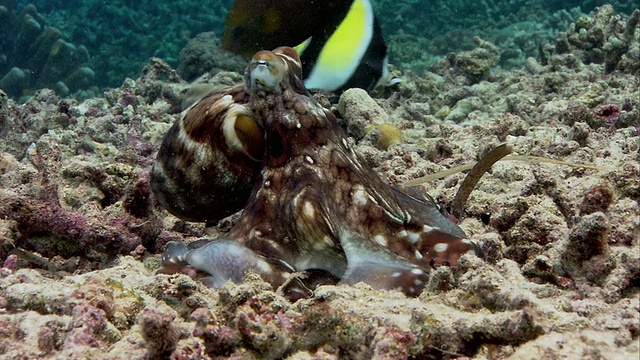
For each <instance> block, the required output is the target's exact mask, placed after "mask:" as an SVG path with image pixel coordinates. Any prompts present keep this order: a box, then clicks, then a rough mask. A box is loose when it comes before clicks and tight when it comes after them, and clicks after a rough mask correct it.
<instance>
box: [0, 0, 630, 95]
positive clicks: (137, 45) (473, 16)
mask: <svg viewBox="0 0 640 360" xmlns="http://www.w3.org/2000/svg"><path fill="white" fill-rule="evenodd" d="M29 3H31V4H34V5H35V6H36V8H37V9H38V13H39V16H40V18H39V19H38V20H39V22H40V23H41V24H44V25H45V26H51V27H55V28H57V29H59V30H60V31H61V38H63V39H64V40H65V41H67V42H68V43H70V44H73V45H74V46H79V45H82V46H84V47H85V48H86V50H87V52H88V54H89V56H90V58H89V61H85V60H84V59H77V57H76V58H74V60H73V61H67V62H71V63H74V62H75V63H74V64H73V66H76V67H80V66H84V67H87V68H90V69H91V70H92V71H93V72H94V74H95V76H94V77H93V78H92V79H91V80H90V83H86V81H85V83H83V82H82V81H79V83H78V84H77V85H73V87H74V88H72V89H70V91H72V92H73V91H74V90H77V89H76V88H78V89H79V88H85V89H86V88H93V89H94V90H98V91H99V90H101V89H103V88H104V87H117V86H120V85H121V83H122V81H123V80H124V79H125V78H127V77H131V78H136V77H138V76H139V74H140V70H141V69H142V67H143V66H144V65H145V63H146V62H147V60H148V59H149V57H151V56H156V57H160V58H162V59H164V60H165V61H167V62H168V63H169V64H170V65H171V66H172V67H174V68H175V67H177V66H178V64H179V61H180V50H181V49H182V48H183V47H184V46H185V45H186V43H187V42H188V40H189V39H192V38H193V37H195V36H196V35H197V34H199V33H201V32H205V31H213V32H215V33H216V34H218V35H220V34H221V33H222V31H223V27H224V20H225V16H226V14H227V11H228V9H229V8H230V6H231V3H232V1H231V0H223V1H213V0H210V1H201V2H193V1H185V0H183V1H149V0H143V1H137V2H132V1H127V0H110V1H108V0H34V1H25V0H19V1H11V0H4V1H3V0H0V4H4V5H5V7H8V8H9V9H11V8H12V7H13V8H14V11H15V12H16V13H17V14H19V13H20V11H21V10H22V9H23V8H24V7H25V6H26V5H27V4H29ZM604 3H612V4H613V5H614V6H615V7H616V11H618V12H619V13H622V14H625V13H626V14H629V13H631V11H632V10H633V9H634V8H638V7H639V1H637V0H636V1H618V0H616V1H608V2H607V1H605V0H589V1H578V0H565V1H556V0H518V1H497V0H496V1H482V2H477V1H463V0H459V1H448V0H436V1H427V0H402V1H398V0H374V7H375V9H376V10H377V14H378V15H377V16H378V19H379V22H380V25H381V27H382V30H383V33H384V36H385V38H386V39H387V43H388V45H389V48H390V50H391V54H390V62H391V63H392V64H393V65H395V66H396V67H398V68H400V69H401V70H412V71H421V70H422V69H424V68H425V67H426V66H427V65H428V64H429V62H432V61H433V60H434V59H437V58H438V57H441V56H446V54H447V53H449V52H456V51H461V50H465V49H468V48H470V47H473V41H472V38H473V36H480V37H482V38H483V39H485V40H488V41H491V42H493V43H495V44H496V45H497V46H498V48H499V49H500V50H501V61H500V64H499V65H500V66H502V67H504V68H515V67H518V66H520V65H521V64H522V62H523V61H524V59H525V58H526V57H527V56H536V52H537V51H538V48H539V46H540V45H541V44H544V43H546V42H551V41H552V40H553V39H554V37H555V35H556V34H557V32H559V31H565V30H566V28H567V26H569V24H570V23H571V22H573V21H575V19H576V18H577V17H579V16H580V15H581V14H585V13H588V12H590V11H592V10H593V9H594V8H595V7H596V6H599V5H601V4H604ZM9 11H10V12H11V11H12V10H9ZM17 26H18V25H17V24H15V25H13V28H10V27H8V26H7V24H4V25H0V30H1V31H2V32H3V36H2V40H0V55H2V54H3V53H4V54H5V58H4V60H2V58H0V77H2V76H4V75H5V74H6V73H7V72H8V71H9V70H10V69H12V67H14V66H17V65H18V64H16V63H17V61H13V63H12V59H13V60H15V59H17V58H20V57H22V58H24V59H23V60H21V61H20V64H19V65H20V66H22V67H25V66H27V67H28V66H29V65H28V64H30V63H38V64H40V65H38V64H34V65H32V67H33V68H32V69H30V70H31V72H32V76H31V79H30V81H31V84H30V87H37V86H52V85H51V84H53V83H56V81H58V80H60V79H57V78H55V75H56V74H55V73H56V71H57V72H64V71H67V72H69V73H71V72H72V70H73V69H71V68H70V67H71V65H69V69H63V70H59V69H57V68H55V69H53V70H51V71H50V72H53V73H54V74H53V75H50V74H47V76H48V77H47V78H44V79H41V80H40V79H37V77H39V76H42V75H41V72H42V70H41V69H38V68H37V67H38V66H40V67H42V66H44V65H42V64H44V63H43V62H42V61H40V62H37V61H34V60H33V59H32V58H33V57H34V56H35V55H33V49H32V50H31V53H28V49H29V48H30V47H31V45H33V40H32V41H31V42H29V41H27V42H25V43H16V41H17V40H15V39H16V37H17V35H18V31H17V30H16V27H17ZM12 29H13V30H12ZM12 31H13V33H12ZM7 35H8V36H7ZM54 52H55V51H53V50H52V51H51V53H54ZM40 55H41V54H40ZM62 55H64V54H61V56H62ZM76 63H77V64H76ZM69 76H70V75H68V74H65V75H60V78H61V79H62V78H66V77H69ZM34 77H36V79H34ZM28 90H29V91H31V90H33V89H28ZM23 91H26V90H23Z"/></svg>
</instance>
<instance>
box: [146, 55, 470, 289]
mask: <svg viewBox="0 0 640 360" xmlns="http://www.w3.org/2000/svg"><path fill="white" fill-rule="evenodd" d="M301 74H302V73H301V65H300V60H299V58H298V56H297V54H296V53H295V51H294V50H293V49H290V48H278V49H276V50H274V51H261V52H258V53H257V54H256V55H255V56H254V57H253V59H252V60H251V62H250V64H249V66H248V68H247V74H246V81H245V84H243V85H240V86H236V87H232V88H229V89H226V90H223V91H215V92H213V93H211V94H209V95H207V96H206V97H204V98H203V99H202V100H200V101H199V102H198V103H196V104H194V105H193V106H192V107H190V108H189V109H188V110H186V111H185V112H184V113H183V115H182V117H181V118H180V119H178V121H176V123H175V124H174V125H173V127H172V128H171V130H170V131H169V132H168V134H167V135H166V137H165V139H164V141H163V144H162V147H161V149H160V151H159V153H158V157H157V159H156V162H155V164H154V168H153V170H152V179H151V182H152V188H153V190H154V193H155V194H156V197H157V198H158V200H159V202H160V203H161V204H162V205H163V206H165V207H166V208H167V209H168V210H169V211H170V212H172V213H174V214H175V215H177V216H178V217H181V218H184V219H187V220H196V221H209V222H213V221H217V220H219V219H220V218H222V217H224V216H227V215H229V214H231V213H234V212H236V211H238V210H240V209H241V208H242V206H244V210H243V212H242V215H241V216H240V218H239V220H238V221H237V222H236V223H235V225H234V226H233V227H232V229H231V230H230V231H229V232H228V233H227V234H225V235H223V236H221V237H220V238H218V239H213V240H208V241H206V242H203V241H197V242H196V243H197V246H194V245H191V244H190V246H185V245H183V244H181V243H175V242H173V243H170V244H169V245H168V246H167V249H166V251H165V253H164V254H163V262H164V264H165V265H166V266H167V267H170V268H181V269H183V270H184V269H185V268H195V269H197V270H200V271H203V272H205V273H206V274H207V277H206V281H207V282H208V283H209V284H210V285H211V286H213V287H219V286H222V285H223V284H224V283H225V282H227V281H229V280H231V281H234V282H241V281H242V280H243V278H244V276H245V275H246V273H247V272H250V271H253V272H256V273H258V274H260V275H261V276H262V277H263V278H264V279H265V280H266V281H268V282H270V283H272V284H273V285H274V286H276V287H277V286H280V285H282V284H284V283H285V282H287V283H288V281H287V280H288V279H290V278H293V277H292V276H291V275H292V274H293V273H296V272H303V271H317V270H319V271H321V273H325V274H331V275H333V276H334V277H335V278H336V279H339V283H340V284H355V283H357V282H360V281H363V282H365V283H368V284H370V285H371V286H372V287H374V288H378V289H399V290H401V291H403V292H404V293H405V294H407V295H410V296H415V295H417V294H419V293H420V292H421V290H422V289H423V287H424V286H425V283H426V281H427V280H428V271H429V269H430V268H431V267H433V266H434V265H436V264H438V265H440V264H444V265H455V264H456V262H457V259H458V258H459V257H460V256H461V255H462V254H464V253H467V252H474V251H477V250H478V249H477V248H476V246H475V245H474V244H473V243H472V242H471V241H469V240H467V239H466V236H465V234H464V232H463V231H462V230H461V229H460V228H459V227H458V226H457V225H456V224H454V223H453V222H451V221H450V220H449V219H448V218H447V217H445V216H444V215H443V214H441V212H440V210H439V208H438V206H437V205H436V204H435V202H434V200H433V199H432V198H431V197H430V196H429V195H427V194H426V193H425V192H424V191H423V189H422V188H419V187H402V186H391V185H389V184H387V183H385V181H383V180H382V178H381V177H380V176H378V175H377V174H376V173H375V172H374V171H373V170H372V169H371V168H370V167H369V166H367V164H366V163H365V162H364V161H363V160H361V159H360V157H359V156H358V154H357V153H355V152H354V150H353V148H352V147H351V146H350V144H349V142H348V141H347V137H346V135H345V133H344V132H343V130H342V129H341V128H340V127H339V126H338V125H337V123H336V118H335V116H334V115H333V114H332V113H331V112H329V111H328V110H326V109H324V108H323V107H322V106H320V104H318V102H317V101H316V100H315V99H314V98H313V97H311V96H310V94H309V93H308V91H307V90H306V89H305V88H304V85H303V82H302V80H301ZM298 285H300V286H299V287H298V288H295V286H293V287H292V289H293V290H291V289H290V290H289V291H290V292H291V291H293V292H299V291H302V292H304V290H303V288H304V284H302V283H299V284H298ZM295 296H296V295H293V297H295Z"/></svg>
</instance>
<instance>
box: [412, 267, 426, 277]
mask: <svg viewBox="0 0 640 360" xmlns="http://www.w3.org/2000/svg"><path fill="white" fill-rule="evenodd" d="M411 273H412V274H413V275H417V276H422V275H425V272H424V271H423V270H421V269H418V268H413V269H411Z"/></svg>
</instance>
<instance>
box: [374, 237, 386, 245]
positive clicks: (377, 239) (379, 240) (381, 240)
mask: <svg viewBox="0 0 640 360" xmlns="http://www.w3.org/2000/svg"><path fill="white" fill-rule="evenodd" d="M373 241H375V242H377V243H378V244H380V245H382V246H384V247H387V245H389V244H388V243H387V239H386V238H385V237H384V236H382V235H376V236H374V237H373Z"/></svg>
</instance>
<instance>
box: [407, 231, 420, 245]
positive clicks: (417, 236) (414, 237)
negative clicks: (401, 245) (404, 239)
mask: <svg viewBox="0 0 640 360" xmlns="http://www.w3.org/2000/svg"><path fill="white" fill-rule="evenodd" d="M408 234H409V241H411V242H412V243H414V244H415V243H416V242H418V239H420V234H418V233H416V232H413V231H409V232H408Z"/></svg>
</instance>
